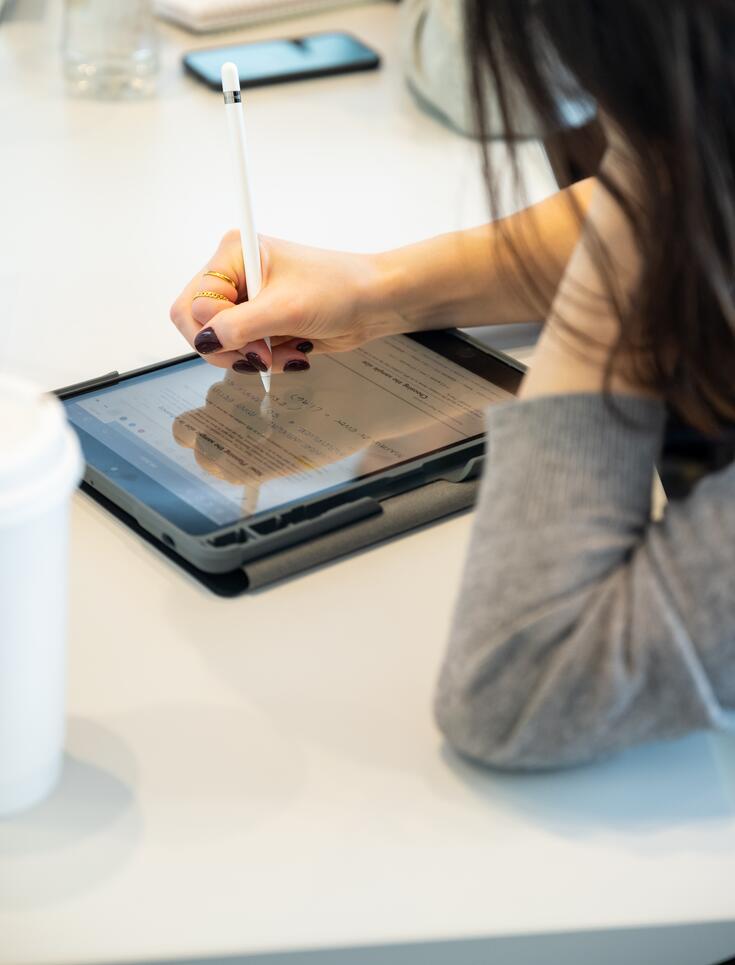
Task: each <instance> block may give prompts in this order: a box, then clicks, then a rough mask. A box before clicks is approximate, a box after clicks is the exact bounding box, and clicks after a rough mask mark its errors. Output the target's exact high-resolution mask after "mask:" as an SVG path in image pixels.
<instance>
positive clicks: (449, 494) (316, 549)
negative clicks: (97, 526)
mask: <svg viewBox="0 0 735 965" xmlns="http://www.w3.org/2000/svg"><path fill="white" fill-rule="evenodd" d="M478 484H479V480H478V479H477V478H472V479H467V480H464V481H462V482H448V481H446V480H443V479H440V480H437V481H436V482H430V483H426V484H425V485H423V486H419V487H418V488H417V489H413V490H411V491H410V492H407V493H401V494H400V495H398V496H391V497H389V498H387V499H384V500H382V501H381V503H380V508H381V512H380V513H378V514H377V515H374V516H371V517H369V518H368V519H363V520H359V521H358V522H355V523H351V524H349V525H347V526H344V527H342V528H341V529H338V530H333V531H332V532H329V533H325V534H324V535H323V536H319V537H316V538H314V539H311V540H309V541H308V542H306V543H299V544H297V545H296V546H292V547H289V548H287V549H284V550H281V551H280V552H276V553H271V554H270V555H269V556H264V557H261V558H260V559H258V560H253V561H252V562H250V563H248V564H247V565H246V566H244V567H242V568H240V569H238V570H234V571H233V572H231V573H222V574H214V573H205V572H204V571H203V570H199V569H197V568H196V567H195V566H192V565H191V563H189V562H187V561H186V560H185V559H184V558H183V557H181V556H179V555H178V554H177V553H175V552H174V551H173V550H171V549H169V548H168V547H167V546H165V545H164V544H163V543H161V542H159V541H158V540H157V539H155V538H154V537H153V536H151V534H150V533H148V532H147V531H146V530H144V529H143V528H142V527H141V526H139V525H138V523H137V522H136V520H135V519H134V518H133V517H132V516H130V515H129V514H128V513H126V512H124V511H123V510H122V509H120V508H119V507H118V506H116V505H115V504H114V503H113V502H111V501H110V500H109V499H107V498H106V497H105V496H103V495H102V494H101V493H99V492H98V491H97V490H95V489H93V488H91V487H90V486H88V485H87V484H86V483H83V484H82V489H83V490H84V492H86V493H87V494H88V495H89V496H91V498H92V499H94V500H95V502H97V503H99V504H100V505H101V506H103V507H104V508H105V509H106V510H107V511H108V512H110V513H112V515H113V516H116V517H117V518H118V519H119V520H121V521H122V522H123V523H125V525H126V526H128V527H130V529H132V530H134V531H135V532H136V533H137V534H138V535H139V536H140V537H142V539H144V540H145V541H146V542H147V543H150V544H151V545H152V546H153V547H155V549H156V550H158V552H159V553H162V554H163V555H164V556H166V557H168V559H170V560H171V561H172V562H174V563H176V564H177V565H178V566H180V567H181V568H182V569H183V570H185V571H186V572H187V573H189V575H190V576H193V577H194V578H195V579H196V580H198V581H199V582H200V583H202V584H203V585H204V586H206V587H207V589H209V590H211V591H212V592H213V593H216V594H217V595H218V596H225V597H233V596H238V595H239V594H240V593H244V592H245V591H247V590H259V589H262V588H263V587H265V586H269V585H270V584H272V583H276V582H278V581H279V580H283V579H286V578H288V577H290V576H296V575H297V574H299V573H303V572H304V571H306V570H309V569H312V568H313V567H316V566H320V565H322V564H324V563H330V562H332V561H333V560H337V559H339V558H340V557H343V556H347V555H348V554H349V553H353V552H355V551H357V550H362V549H366V548H367V547H368V546H373V545H375V544H376V543H382V542H384V541H385V540H388V539H391V538H392V537H393V536H399V535H400V534H401V533H407V532H408V531H409V530H412V529H416V528H418V527H419V526H424V525H426V524H427V523H431V522H434V521H435V520H439V519H443V518H445V517H447V516H452V515H454V514H456V513H460V512H462V511H463V510H467V509H469V508H470V507H471V506H473V505H474V502H475V498H476V495H477V487H478Z"/></svg>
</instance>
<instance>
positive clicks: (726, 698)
mask: <svg viewBox="0 0 735 965" xmlns="http://www.w3.org/2000/svg"><path fill="white" fill-rule="evenodd" d="M615 405H616V406H617V408H618V410H619V414H618V413H616V412H615V411H613V410H611V407H610V405H609V404H608V403H606V401H605V400H604V399H603V398H602V397H601V396H597V395H570V396H558V397H548V398H539V399H533V400H529V401H524V402H514V403H509V404H507V405H503V406H498V407H496V408H493V409H491V410H490V411H489V413H488V416H487V430H488V457H487V468H486V474H485V478H484V479H483V483H482V486H481V490H480V496H479V501H478V507H477V514H476V520H475V525H474V530H473V534H472V539H471V545H470V551H469V555H468V559H467V563H466V568H465V573H464V577H463V583H462V589H461V593H460V597H459V600H458V604H457V608H456V612H455V616H454V622H453V628H452V633H451V639H450V644H449V649H448V652H447V655H446V658H445V661H444V665H443V668H442V671H441V674H440V679H439V685H438V690H437V695H436V715H437V720H438V723H439V726H440V728H441V730H442V731H443V733H444V734H445V736H446V737H447V739H448V740H449V742H450V743H451V744H453V745H454V746H455V747H456V748H457V750H459V751H460V752H461V753H463V754H465V755H467V756H470V757H472V758H475V759H478V760H480V761H483V762H485V763H488V764H491V765H494V766H497V767H509V768H543V767H555V766H563V765H567V764H574V763H579V762H582V761H586V760H590V759H593V758H595V757H598V756H602V755H606V754H609V753H612V752H614V751H617V750H620V749H622V748H624V747H626V746H629V745H632V744H635V743H638V742H641V741H646V740H652V739H660V738H669V737H675V736H678V735H680V734H683V733H685V732H687V731H690V730H695V729H700V728H707V727H715V728H729V727H730V726H731V725H732V717H731V716H730V714H729V713H728V712H729V711H731V710H732V709H733V708H735V512H734V511H733V498H734V497H735V465H732V466H730V467H728V468H727V469H725V470H722V471H721V472H718V473H714V474H712V475H711V476H709V477H708V478H706V479H705V480H703V481H702V482H701V483H700V484H699V485H698V486H697V487H696V489H695V490H694V491H693V493H692V494H691V496H690V497H689V498H688V499H686V500H684V501H682V502H680V503H675V504H670V505H669V506H668V508H667V511H666V513H665V515H664V518H663V519H662V520H661V521H659V522H652V521H651V518H650V500H651V484H652V479H653V471H654V461H655V459H656V457H657V455H658V452H659V448H660V444H661V436H662V432H663V416H664V413H663V407H662V406H660V405H659V404H658V403H655V402H651V401H647V400H642V399H632V398H627V397H626V398H623V397H620V398H616V399H615Z"/></svg>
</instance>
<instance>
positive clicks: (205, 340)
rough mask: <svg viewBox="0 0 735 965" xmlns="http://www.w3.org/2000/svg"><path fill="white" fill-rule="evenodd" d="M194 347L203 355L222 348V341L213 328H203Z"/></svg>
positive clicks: (195, 340)
mask: <svg viewBox="0 0 735 965" xmlns="http://www.w3.org/2000/svg"><path fill="white" fill-rule="evenodd" d="M194 348H195V349H196V350H197V352H201V354H202V355H209V353H210V352H217V351H219V349H221V348H222V342H220V340H219V339H218V338H217V336H216V334H215V331H214V329H213V328H203V329H202V330H201V332H199V334H198V335H197V337H196V338H195V339H194Z"/></svg>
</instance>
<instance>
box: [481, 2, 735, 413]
mask: <svg viewBox="0 0 735 965" xmlns="http://www.w3.org/2000/svg"><path fill="white" fill-rule="evenodd" d="M465 11H466V26H467V43H468V48H469V49H468V54H469V58H470V63H471V65H472V94H473V100H474V104H475V114H476V123H477V127H478V134H479V135H480V136H481V137H482V138H483V144H484V143H485V135H486V117H487V112H486V101H487V93H486V91H487V79H488V76H490V78H491V81H492V83H493V85H494V87H495V89H496V91H497V96H498V99H499V104H500V113H501V116H502V118H503V122H504V126H505V135H506V138H507V140H508V142H509V144H510V147H511V152H512V153H513V150H512V149H513V145H514V144H515V142H516V141H517V140H518V138H517V135H516V130H515V127H514V117H513V114H514V110H513V101H514V96H515V94H516V91H515V90H514V86H515V87H516V88H517V87H518V85H520V88H521V89H522V90H523V92H524V94H525V96H526V97H527V98H528V100H529V101H530V103H531V105H532V106H533V107H534V108H535V110H536V112H537V113H538V115H539V117H540V118H541V120H542V122H543V124H544V125H545V127H546V128H547V130H548V132H549V133H551V132H553V131H555V130H557V129H559V128H560V127H561V126H562V125H563V121H564V117H563V114H562V111H561V110H560V102H561V101H562V99H563V98H561V97H560V91H561V90H562V89H563V88H564V87H565V86H566V87H567V88H569V89H572V88H574V89H577V90H578V91H579V90H581V91H583V92H584V93H585V94H586V95H588V96H589V98H590V99H591V100H592V101H594V102H596V103H597V105H598V108H599V109H600V110H601V111H603V112H604V114H605V115H606V116H607V117H608V118H609V119H610V120H611V121H612V123H613V124H614V125H615V126H616V127H617V128H619V129H620V131H621V132H622V133H623V135H624V137H625V139H626V141H627V142H628V144H629V146H630V149H631V152H632V154H633V156H634V158H635V164H636V168H637V176H638V177H639V183H640V184H641V186H642V195H641V196H642V197H643V198H644V199H645V200H644V205H643V207H641V206H640V205H638V206H636V204H634V203H633V202H632V201H631V199H630V198H629V197H628V196H627V195H626V193H625V192H624V191H623V190H621V188H620V186H619V185H617V184H615V183H612V182H611V181H610V179H608V178H605V177H604V176H602V175H601V180H602V181H603V183H604V185H605V187H606V189H607V190H609V191H610V192H611V193H612V194H613V196H614V197H615V198H616V200H617V201H618V203H619V204H620V205H621V207H622V208H623V211H624V212H625V215H626V216H627V217H628V219H629V221H630V222H631V225H632V228H633V231H634V234H635V237H636V239H637V243H638V246H639V251H640V256H641V260H642V266H643V267H642V274H641V278H640V285H639V290H638V291H637V292H636V293H635V294H634V298H633V300H632V302H631V303H630V304H629V305H628V306H627V307H626V308H625V309H620V308H619V309H618V314H619V318H620V337H619V342H618V344H617V346H616V347H615V349H614V350H613V352H612V354H611V357H610V360H609V370H611V367H612V365H613V364H614V360H615V358H616V357H618V355H619V353H626V355H628V354H630V356H632V357H634V358H636V359H637V360H638V363H639V364H638V365H637V370H636V374H637V377H638V378H639V379H640V380H641V381H642V382H643V384H644V385H646V387H648V388H651V389H653V390H654V391H656V392H657V393H660V394H661V395H662V396H663V398H664V399H665V400H666V401H667V402H668V403H669V404H670V405H671V406H672V408H674V409H675V410H676V411H678V413H679V414H681V415H682V416H683V417H684V418H685V419H686V420H687V421H689V422H690V423H692V424H693V425H696V426H698V427H699V428H702V429H704V430H706V431H716V430H717V429H718V428H720V427H721V426H722V425H723V424H725V423H729V422H731V421H732V420H733V419H735V0H465ZM484 159H485V162H484V163H485V170H486V175H487V178H488V184H489V187H490V195H491V201H492V202H493V208H494V212H496V213H497V210H498V209H497V204H498V190H497V185H498V180H497V176H496V175H497V172H496V171H494V170H493V168H492V164H491V159H490V155H489V152H488V151H487V150H486V149H484ZM517 170H518V169H517V166H516V171H517ZM517 177H519V175H517ZM515 255H516V262H517V267H518V271H519V277H521V278H523V279H525V280H526V281H527V282H529V284H531V285H533V284H536V285H537V284H538V276H534V277H533V278H532V277H531V276H532V275H533V271H532V270H529V260H528V259H529V256H530V257H532V253H530V252H528V251H517V250H516V252H515ZM600 270H601V271H602V272H603V277H607V278H608V280H609V282H610V286H611V289H614V279H613V278H612V277H610V272H609V264H608V265H607V266H603V265H601V266H600ZM616 304H617V302H616Z"/></svg>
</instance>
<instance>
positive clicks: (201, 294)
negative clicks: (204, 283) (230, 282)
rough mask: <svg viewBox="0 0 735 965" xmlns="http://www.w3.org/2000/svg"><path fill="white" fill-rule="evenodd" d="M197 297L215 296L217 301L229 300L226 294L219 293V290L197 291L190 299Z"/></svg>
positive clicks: (194, 299)
mask: <svg viewBox="0 0 735 965" xmlns="http://www.w3.org/2000/svg"><path fill="white" fill-rule="evenodd" d="M197 298H216V299H217V301H220V302H229V300H230V299H229V298H228V297H227V295H220V293H219V292H205V291H202V292H197V293H196V294H195V295H194V297H193V298H192V301H193V302H194V301H196V300H197Z"/></svg>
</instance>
